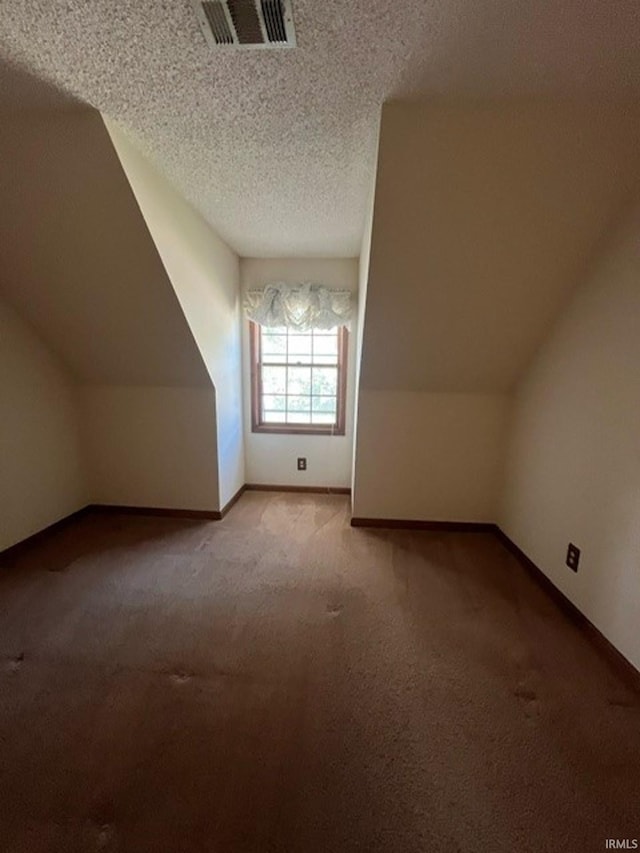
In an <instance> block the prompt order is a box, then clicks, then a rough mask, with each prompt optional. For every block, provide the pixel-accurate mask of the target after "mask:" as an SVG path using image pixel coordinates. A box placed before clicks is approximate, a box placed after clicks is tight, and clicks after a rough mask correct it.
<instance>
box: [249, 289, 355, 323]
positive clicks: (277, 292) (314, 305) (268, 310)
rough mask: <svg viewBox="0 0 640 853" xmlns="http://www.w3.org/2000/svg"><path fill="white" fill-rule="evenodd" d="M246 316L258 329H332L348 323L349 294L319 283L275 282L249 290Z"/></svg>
mask: <svg viewBox="0 0 640 853" xmlns="http://www.w3.org/2000/svg"><path fill="white" fill-rule="evenodd" d="M244 310H245V312H246V315H247V317H248V318H249V319H250V320H253V322H254V323H258V325H260V326H271V327H278V326H284V327H286V328H288V329H296V330H297V331H299V332H307V331H309V329H334V328H335V327H336V326H348V325H349V321H350V320H351V292H350V291H348V290H330V289H329V288H328V287H325V286H324V285H321V284H310V283H309V282H302V283H300V284H286V283H285V282H274V283H272V284H267V285H265V287H264V288H263V289H262V290H250V291H249V292H248V293H247V294H246V295H245V299H244Z"/></svg>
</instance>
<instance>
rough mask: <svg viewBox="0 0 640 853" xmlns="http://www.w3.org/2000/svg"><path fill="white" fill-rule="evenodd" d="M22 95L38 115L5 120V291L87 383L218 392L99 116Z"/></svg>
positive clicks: (0, 125) (28, 91)
mask: <svg viewBox="0 0 640 853" xmlns="http://www.w3.org/2000/svg"><path fill="white" fill-rule="evenodd" d="M9 76H10V75H9V72H8V70H7V69H5V76H4V79H5V80H6V79H8V77H9ZM14 92H20V93H21V95H22V97H24V98H25V99H26V101H27V102H28V103H29V105H30V106H31V107H33V109H27V110H25V109H23V110H22V111H21V112H20V113H17V112H13V113H12V112H11V111H10V110H9V107H7V110H5V111H2V110H0V198H1V199H2V203H1V204H0V234H1V235H2V239H1V240H0V292H1V293H2V294H3V295H4V296H5V297H6V298H7V299H8V300H9V301H10V302H11V303H12V304H13V305H14V306H15V307H16V308H17V309H18V310H19V311H20V313H21V314H22V315H23V316H25V317H26V318H27V319H29V320H30V321H31V323H32V324H33V325H34V327H35V328H36V329H37V330H38V331H39V333H40V335H41V336H42V337H43V339H44V340H46V341H47V342H48V343H49V345H50V346H51V347H52V348H53V349H54V350H55V351H56V352H57V353H58V354H59V355H60V356H61V357H62V359H63V360H64V361H65V363H66V364H67V365H68V367H69V368H70V369H71V371H72V372H73V373H74V374H75V375H76V377H77V378H78V379H80V380H82V381H87V382H92V383H104V384H116V385H157V386H161V385H166V386H187V387H197V386H203V387H211V382H210V379H209V374H208V372H207V370H206V368H205V366H204V363H203V362H202V359H201V357H200V354H199V351H198V349H197V346H196V344H195V341H194V340H193V337H192V335H191V332H190V330H189V327H188V325H187V322H186V320H185V318H184V315H183V313H182V310H181V308H180V305H179V303H178V301H177V298H176V296H175V294H174V291H173V289H172V286H171V283H170V281H169V279H168V278H167V275H166V272H165V270H164V267H163V265H162V263H161V261H160V258H159V256H158V254H157V251H156V249H155V246H154V244H153V241H152V239H151V237H150V235H149V232H148V230H147V228H146V226H145V224H144V220H143V219H142V216H141V214H140V211H139V209H138V207H137V204H136V201H135V198H134V196H133V193H132V192H131V189H130V187H129V184H128V182H127V179H126V177H125V175H124V173H123V171H122V168H121V166H120V162H119V160H118V157H117V155H116V153H115V151H114V149H113V146H112V144H111V140H110V138H109V135H108V133H107V131H106V129H105V127H104V124H103V122H102V119H101V117H100V115H99V114H98V113H96V112H95V111H93V110H86V109H84V110H78V109H57V110H56V111H55V112H53V111H43V110H42V109H41V107H42V106H43V103H46V104H47V105H48V106H52V105H53V103H54V102H55V95H54V94H51V93H47V92H46V91H44V90H42V89H40V87H39V85H36V88H35V89H32V88H31V87H30V84H29V81H28V79H27V78H24V77H22V76H20V77H19V78H17V79H16V82H15V87H14ZM31 97H32V100H29V99H30V98H31ZM25 105H26V104H25ZM58 106H59V105H58Z"/></svg>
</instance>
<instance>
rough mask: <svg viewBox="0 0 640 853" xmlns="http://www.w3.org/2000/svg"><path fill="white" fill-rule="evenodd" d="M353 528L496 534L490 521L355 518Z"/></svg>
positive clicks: (352, 522)
mask: <svg viewBox="0 0 640 853" xmlns="http://www.w3.org/2000/svg"><path fill="white" fill-rule="evenodd" d="M351 526H352V527H377V528H382V529H386V530H434V531H438V530H439V531H448V532H449V533H495V530H496V525H495V524H492V523H491V522H488V521H416V520H413V519H409V518H361V517H359V516H353V518H352V519H351Z"/></svg>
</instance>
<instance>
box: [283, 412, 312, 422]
mask: <svg viewBox="0 0 640 853" xmlns="http://www.w3.org/2000/svg"><path fill="white" fill-rule="evenodd" d="M287 423H288V424H310V423H311V412H288V413H287Z"/></svg>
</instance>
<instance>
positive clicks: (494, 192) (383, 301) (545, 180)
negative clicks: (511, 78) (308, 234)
mask: <svg viewBox="0 0 640 853" xmlns="http://www.w3.org/2000/svg"><path fill="white" fill-rule="evenodd" d="M639 186H640V111H638V110H631V109H629V107H628V105H624V106H621V107H618V108H615V107H613V106H612V107H607V108H604V107H598V106H597V105H593V106H589V105H585V106H576V105H571V104H569V103H556V104H554V103H542V102H536V101H527V100H509V101H502V102H497V101H496V102H492V101H486V102H482V101H479V102H466V103H465V102H455V101H451V100H448V101H447V100H444V99H441V100H437V99H435V100H433V101H430V102H426V103H389V104H385V106H384V108H383V113H382V124H381V135H380V144H379V153H378V171H377V180H376V197H375V215H374V219H373V238H372V245H371V260H370V270H369V281H368V295H367V319H366V324H365V331H364V341H363V361H362V371H361V382H362V387H364V388H370V389H376V390H391V389H395V390H403V391H429V392H454V391H455V392H462V393H468V392H483V393H505V392H508V391H509V390H510V389H511V388H512V387H513V383H514V381H515V380H516V379H517V377H518V376H519V375H520V373H521V371H522V370H523V369H524V368H525V367H526V365H527V364H528V362H529V360H530V358H531V357H532V355H533V353H534V352H535V350H536V348H537V346H538V345H539V343H540V341H541V339H542V336H543V335H544V334H545V332H546V329H547V328H548V325H549V323H551V322H552V321H553V319H554V318H555V316H556V315H557V313H558V312H559V311H560V310H561V308H562V307H563V306H564V304H565V302H566V300H567V299H568V297H569V295H570V293H571V291H572V290H573V288H574V287H575V286H576V284H577V283H578V282H579V281H580V279H581V277H582V275H583V272H584V265H585V263H586V262H587V260H588V258H589V257H590V255H591V253H592V251H593V248H594V245H595V244H596V243H597V241H598V240H600V239H601V237H602V235H603V233H604V232H606V230H607V228H608V227H609V223H610V222H611V219H612V218H613V217H614V216H615V215H616V214H617V212H618V210H619V208H620V205H621V204H622V203H623V201H624V200H626V198H627V197H628V194H629V192H630V191H631V190H633V189H637V188H638V187H639Z"/></svg>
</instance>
